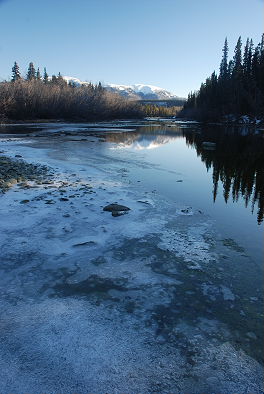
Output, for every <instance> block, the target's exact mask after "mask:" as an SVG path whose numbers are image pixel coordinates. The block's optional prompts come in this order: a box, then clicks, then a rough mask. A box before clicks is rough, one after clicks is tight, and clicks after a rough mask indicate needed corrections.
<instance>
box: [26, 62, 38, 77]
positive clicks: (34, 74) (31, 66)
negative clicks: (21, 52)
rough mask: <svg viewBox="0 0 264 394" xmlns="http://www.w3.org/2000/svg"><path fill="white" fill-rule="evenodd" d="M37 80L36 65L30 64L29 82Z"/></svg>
mask: <svg viewBox="0 0 264 394" xmlns="http://www.w3.org/2000/svg"><path fill="white" fill-rule="evenodd" d="M34 79H36V70H35V67H34V64H33V63H32V62H30V63H29V66H28V72H27V80H28V81H31V80H34Z"/></svg>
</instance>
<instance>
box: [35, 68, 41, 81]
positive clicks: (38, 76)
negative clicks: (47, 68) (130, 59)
mask: <svg viewBox="0 0 264 394" xmlns="http://www.w3.org/2000/svg"><path fill="white" fill-rule="evenodd" d="M36 79H37V80H38V81H40V80H41V75H40V71H39V67H38V69H37V72H36Z"/></svg>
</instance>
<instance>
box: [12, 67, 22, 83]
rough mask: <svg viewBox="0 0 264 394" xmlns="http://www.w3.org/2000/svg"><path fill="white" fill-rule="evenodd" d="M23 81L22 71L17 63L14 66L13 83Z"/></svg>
mask: <svg viewBox="0 0 264 394" xmlns="http://www.w3.org/2000/svg"><path fill="white" fill-rule="evenodd" d="M19 79H21V75H20V71H19V66H18V64H17V62H15V63H14V66H13V67H12V79H11V80H12V82H15V81H18V80H19Z"/></svg>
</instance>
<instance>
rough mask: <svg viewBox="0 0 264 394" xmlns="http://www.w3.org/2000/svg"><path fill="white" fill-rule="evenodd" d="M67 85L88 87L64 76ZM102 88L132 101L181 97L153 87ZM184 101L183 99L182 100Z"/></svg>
mask: <svg viewBox="0 0 264 394" xmlns="http://www.w3.org/2000/svg"><path fill="white" fill-rule="evenodd" d="M63 79H64V80H65V81H67V83H74V84H76V85H88V84H89V82H84V81H81V80H80V79H78V78H74V77H67V76H64V77H63ZM103 87H104V88H105V89H107V90H109V91H111V92H114V93H119V94H121V95H122V96H124V97H127V98H131V99H134V100H179V99H182V98H181V97H178V96H176V95H175V94H172V93H170V92H168V91H167V90H165V89H162V88H159V87H157V86H153V85H144V84H135V85H117V84H113V83H109V84H103ZM183 100H185V99H183Z"/></svg>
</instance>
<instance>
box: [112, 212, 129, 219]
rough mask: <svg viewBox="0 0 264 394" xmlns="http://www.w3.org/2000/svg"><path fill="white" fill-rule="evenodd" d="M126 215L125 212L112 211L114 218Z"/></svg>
mask: <svg viewBox="0 0 264 394" xmlns="http://www.w3.org/2000/svg"><path fill="white" fill-rule="evenodd" d="M126 214H127V212H125V211H113V212H112V216H114V217H115V218H116V217H118V216H123V215H126Z"/></svg>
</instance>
